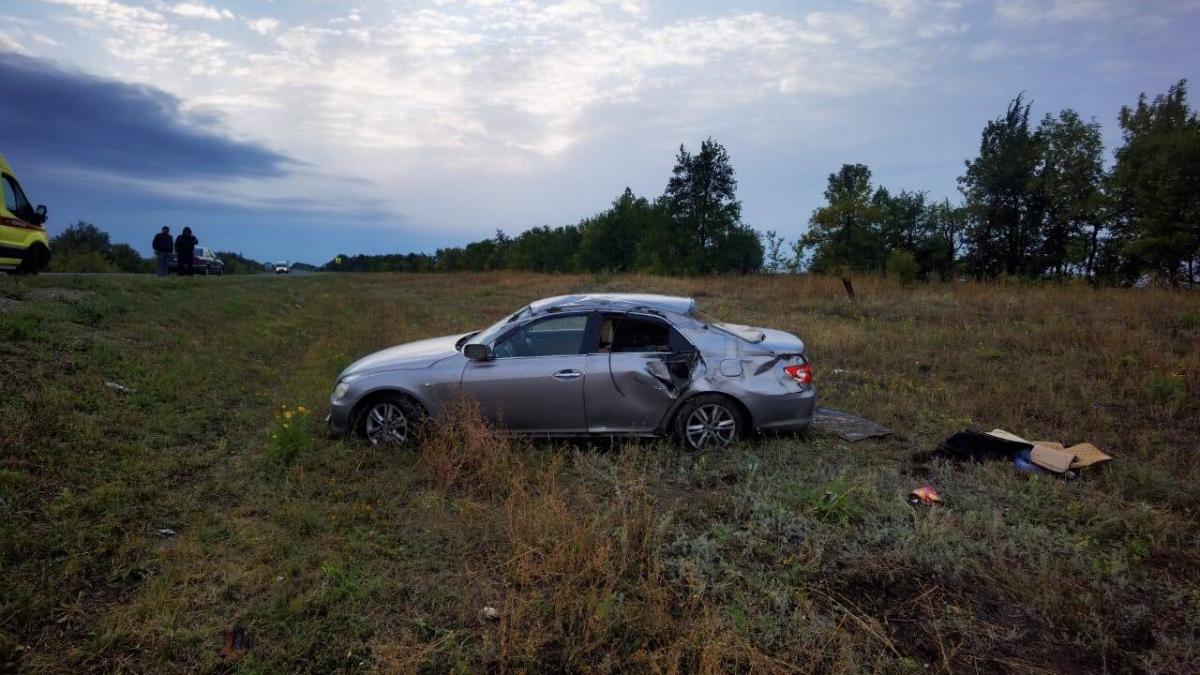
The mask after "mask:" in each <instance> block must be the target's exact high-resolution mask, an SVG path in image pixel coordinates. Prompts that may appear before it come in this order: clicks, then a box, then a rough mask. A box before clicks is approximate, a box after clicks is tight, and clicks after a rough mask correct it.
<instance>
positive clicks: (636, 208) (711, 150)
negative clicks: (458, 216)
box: [323, 138, 763, 274]
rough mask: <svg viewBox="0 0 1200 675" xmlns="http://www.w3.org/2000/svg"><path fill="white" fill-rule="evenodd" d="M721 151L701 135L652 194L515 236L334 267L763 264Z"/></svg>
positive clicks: (663, 270) (706, 268)
mask: <svg viewBox="0 0 1200 675" xmlns="http://www.w3.org/2000/svg"><path fill="white" fill-rule="evenodd" d="M736 192H737V180H736V179H735V178H734V171H733V165H732V164H731V163H730V161H729V154H728V152H726V150H725V148H724V147H722V146H721V144H719V143H717V142H716V141H714V140H713V139H711V138H710V139H707V140H705V141H703V142H702V143H701V144H700V149H699V151H698V152H697V153H695V154H693V153H691V152H689V151H688V149H687V148H685V147H684V146H682V145H681V146H680V147H679V154H678V155H677V156H676V158H675V168H674V170H673V171H672V175H671V177H670V179H669V180H668V181H667V187H666V190H665V191H664V192H663V194H662V195H661V196H659V197H658V198H656V199H655V200H653V201H651V200H649V199H647V198H646V197H641V196H638V195H635V194H634V193H633V191H632V190H630V189H629V188H625V191H624V192H623V193H621V194H620V195H619V196H617V198H616V199H614V200H613V203H612V206H610V207H609V208H608V209H606V210H605V211H602V212H600V213H598V214H596V215H594V216H591V217H590V218H584V219H583V220H581V221H580V222H579V223H578V224H576V225H565V226H560V227H549V226H542V227H535V228H532V229H529V230H526V231H524V232H522V233H521V234H519V235H517V236H515V237H513V236H509V235H507V234H505V233H504V232H503V231H499V230H498V231H497V232H496V235H495V236H494V237H492V238H490V239H484V240H481V241H476V242H471V243H469V244H467V245H466V246H461V247H450V248H440V249H438V250H437V251H436V252H434V253H433V254H425V253H407V254H392V255H355V256H348V255H340V256H338V257H337V258H335V259H334V260H332V261H330V262H329V263H326V264H325V265H324V267H323V269H327V270H333V271H370V272H375V271H406V272H432V271H439V272H456V271H484V270H504V269H511V270H528V271H534V272H601V271H609V272H633V271H642V272H650V273H654V274H713V273H722V272H742V273H746V272H756V271H758V270H760V269H761V268H762V264H763V246H762V242H761V241H760V238H759V236H758V233H757V232H755V231H754V230H753V229H751V228H750V227H749V226H747V225H746V224H745V223H743V222H742V204H741V202H740V201H738V200H737V195H736Z"/></svg>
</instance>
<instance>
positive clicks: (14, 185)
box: [0, 155, 50, 274]
mask: <svg viewBox="0 0 1200 675" xmlns="http://www.w3.org/2000/svg"><path fill="white" fill-rule="evenodd" d="M0 187H2V188H3V191H4V201H3V202H0V270H4V271H6V272H16V273H18V274H37V273H38V272H40V271H42V270H44V269H46V265H48V264H50V237H49V236H47V235H46V228H45V227H43V225H44V224H45V223H46V207H45V206H41V205H40V204H39V205H38V207H37V208H34V207H33V206H31V205H30V204H29V200H28V199H26V198H25V191H24V190H22V189H21V184H20V183H18V182H17V176H16V174H14V173H13V170H12V167H11V166H9V165H8V161H7V160H5V159H4V155H0Z"/></svg>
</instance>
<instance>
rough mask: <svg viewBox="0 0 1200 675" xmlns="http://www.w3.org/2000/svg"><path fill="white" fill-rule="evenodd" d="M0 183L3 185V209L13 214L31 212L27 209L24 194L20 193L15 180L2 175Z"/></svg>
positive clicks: (27, 202)
mask: <svg viewBox="0 0 1200 675" xmlns="http://www.w3.org/2000/svg"><path fill="white" fill-rule="evenodd" d="M0 183H3V184H4V208H6V209H8V211H9V212H10V213H13V214H17V213H25V212H29V211H32V209H31V208H30V207H29V200H28V199H25V193H24V192H22V191H21V186H20V185H19V184H18V183H17V179H15V178H13V177H12V176H10V175H8V174H4V177H3V178H2V179H0Z"/></svg>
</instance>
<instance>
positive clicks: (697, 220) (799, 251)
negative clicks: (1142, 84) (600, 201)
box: [323, 81, 1200, 286]
mask: <svg viewBox="0 0 1200 675" xmlns="http://www.w3.org/2000/svg"><path fill="white" fill-rule="evenodd" d="M1030 110H1031V103H1030V102H1029V101H1028V100H1026V98H1025V96H1024V95H1023V94H1022V95H1018V96H1017V97H1016V98H1015V99H1013V100H1012V102H1011V103H1010V104H1009V105H1008V107H1007V108H1006V110H1005V111H1004V113H1003V114H1001V115H1000V116H998V117H997V118H996V119H993V120H990V121H988V122H987V124H986V125H985V126H984V129H983V132H982V134H981V138H980V144H979V154H978V155H977V156H976V157H975V158H973V159H970V160H967V161H966V162H965V167H964V169H965V170H964V173H963V175H962V176H961V177H959V179H958V187H959V192H960V197H961V198H960V199H959V200H957V201H955V202H952V201H950V200H949V199H942V200H935V199H930V197H929V193H928V192H926V191H920V190H907V189H903V190H898V191H897V190H890V189H888V188H886V187H883V186H879V185H876V184H875V183H874V182H873V180H872V174H871V170H870V168H869V167H867V166H865V165H863V164H846V165H843V166H842V167H841V169H840V170H838V171H837V172H835V173H833V174H830V175H829V178H828V181H827V185H826V189H825V195H824V196H825V203H824V204H823V205H822V206H820V207H819V208H817V209H816V210H814V211H813V213H812V215H811V217H810V218H809V220H808V230H807V232H805V234H804V235H802V236H801V237H800V238H799V239H798V240H796V241H795V242H791V243H789V242H788V241H787V240H786V239H785V238H783V237H781V236H779V235H778V233H777V232H776V231H774V230H768V231H766V232H764V233H759V232H757V231H755V230H754V229H752V228H751V227H749V226H748V225H747V224H745V223H743V222H742V219H741V202H739V201H738V199H737V196H736V189H737V181H736V179H735V178H734V170H733V167H732V164H731V163H730V161H729V155H728V153H727V152H726V150H725V148H723V147H722V146H721V145H720V144H719V143H717V142H716V141H714V140H713V139H711V138H710V139H708V140H705V141H704V142H702V143H701V144H700V149H699V152H697V153H695V154H692V153H691V152H689V151H688V150H687V149H686V148H685V147H683V146H680V149H679V154H678V155H677V157H676V164H675V168H674V170H673V171H672V175H671V176H670V178H669V180H668V182H667V186H666V189H665V191H664V192H663V194H662V195H661V196H659V197H657V198H655V199H653V200H651V199H648V198H646V197H643V196H638V195H635V194H634V193H633V192H632V191H631V190H630V189H628V188H626V190H625V191H624V192H623V193H622V194H621V195H619V196H618V197H617V198H616V199H615V200H613V202H612V205H611V206H610V207H609V208H608V209H606V210H604V211H602V212H600V213H598V214H596V215H594V216H591V217H589V218H585V219H583V220H581V221H580V222H579V223H578V224H575V225H566V226H560V227H549V226H542V227H535V228H533V229H530V230H526V231H525V232H522V233H521V234H519V235H517V236H509V235H507V234H505V233H504V232H502V231H497V232H496V235H495V236H494V237H491V238H489V239H483V240H481V241H476V242H472V243H470V244H467V245H466V246H462V247H451V248H442V249H438V250H437V251H436V252H434V253H432V254H425V253H408V254H393V255H382V256H373V255H358V256H347V255H341V256H338V258H336V259H335V260H333V261H330V262H329V263H327V264H326V265H324V266H323V269H328V270H340V271H414V272H426V271H460V270H475V271H480V270H503V269H515V270H530V271H537V272H599V271H613V272H629V271H644V272H651V273H659V274H708V273H729V272H741V273H744V272H756V271H764V270H765V271H768V272H799V271H805V270H808V271H812V272H822V273H834V272H837V273H843V274H845V273H851V272H856V273H880V274H892V275H896V276H898V277H900V278H902V279H905V280H909V279H942V280H949V279H956V278H964V277H967V278H975V279H980V280H988V279H996V278H998V277H1019V278H1026V279H1065V278H1083V279H1087V280H1088V281H1090V282H1092V283H1096V284H1100V283H1110V284H1118V283H1120V284H1129V283H1135V282H1138V281H1139V280H1144V279H1146V278H1148V277H1152V278H1154V279H1156V280H1160V281H1162V282H1165V283H1168V284H1171V285H1175V286H1178V285H1182V284H1188V285H1195V284H1196V283H1198V282H1200V116H1198V115H1197V113H1196V111H1194V110H1193V109H1192V108H1191V107H1190V105H1189V103H1188V100H1187V82H1186V81H1180V82H1179V83H1178V84H1176V85H1174V86H1172V87H1170V89H1169V91H1168V92H1167V93H1166V94H1163V95H1161V96H1157V97H1155V98H1154V99H1153V100H1151V99H1149V98H1148V97H1147V96H1146V95H1145V94H1143V95H1141V96H1140V97H1139V98H1138V101H1137V103H1136V104H1135V105H1133V106H1125V107H1122V109H1121V111H1120V113H1119V115H1118V122H1119V124H1120V128H1121V133H1122V145H1121V147H1119V148H1117V149H1116V151H1115V152H1114V154H1113V162H1112V165H1111V167H1106V162H1105V148H1104V143H1103V140H1102V136H1101V127H1100V124H1099V123H1098V122H1096V121H1095V120H1084V119H1083V118H1082V117H1081V116H1080V114H1079V113H1078V112H1076V111H1075V110H1072V109H1069V108H1068V109H1065V110H1062V111H1060V112H1058V113H1057V114H1046V115H1045V116H1044V117H1043V118H1042V119H1041V120H1040V121H1038V122H1037V123H1036V124H1035V123H1033V122H1032V121H1031V120H1030Z"/></svg>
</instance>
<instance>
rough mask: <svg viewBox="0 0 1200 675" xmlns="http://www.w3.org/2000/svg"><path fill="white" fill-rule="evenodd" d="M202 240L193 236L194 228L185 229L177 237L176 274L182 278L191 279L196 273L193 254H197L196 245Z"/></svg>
mask: <svg viewBox="0 0 1200 675" xmlns="http://www.w3.org/2000/svg"><path fill="white" fill-rule="evenodd" d="M199 243H200V240H199V239H197V238H196V237H195V236H194V235H193V234H192V228H190V227H185V228H183V232H182V233H180V235H179V236H178V237H175V272H176V273H177V274H179V276H181V277H190V276H192V274H194V273H195V269H193V266H192V254H194V253H195V252H196V244H199Z"/></svg>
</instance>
